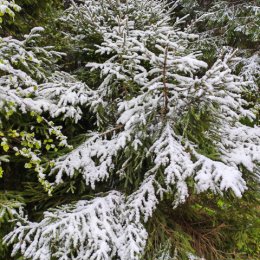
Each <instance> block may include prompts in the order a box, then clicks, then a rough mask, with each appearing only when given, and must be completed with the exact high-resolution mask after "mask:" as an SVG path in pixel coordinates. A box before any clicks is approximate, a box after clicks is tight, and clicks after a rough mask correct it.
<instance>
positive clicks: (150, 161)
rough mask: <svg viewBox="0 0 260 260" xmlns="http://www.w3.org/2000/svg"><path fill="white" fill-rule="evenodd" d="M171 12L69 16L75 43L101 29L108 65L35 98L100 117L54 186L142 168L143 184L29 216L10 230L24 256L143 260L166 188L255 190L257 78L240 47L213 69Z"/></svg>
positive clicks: (136, 9) (103, 6) (164, 8)
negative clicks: (236, 65)
mask: <svg viewBox="0 0 260 260" xmlns="http://www.w3.org/2000/svg"><path fill="white" fill-rule="evenodd" d="M170 12H171V9H170V8H169V6H168V5H167V4H166V2H165V1H156V0H152V1H146V0H144V1H143V0H142V1H141V0H128V1H113V0H103V1H90V0H85V1H81V4H79V5H76V4H75V3H74V4H73V5H72V7H70V8H69V9H68V10H67V11H66V12H65V14H64V16H63V18H62V20H63V22H66V23H68V24H69V26H71V27H72V28H73V27H75V32H78V33H79V34H77V35H75V34H74V35H73V32H72V34H71V35H69V34H68V35H69V36H70V37H72V38H73V39H74V40H75V39H78V40H82V39H83V42H84V37H88V36H91V35H92V34H98V35H99V36H100V38H101V39H102V42H101V44H99V45H95V46H93V48H94V49H95V51H96V54H97V55H99V57H100V59H101V60H103V62H102V63H97V62H95V61H93V62H91V63H88V64H87V65H86V70H91V71H98V72H99V74H100V78H101V84H99V85H97V86H94V87H92V88H91V87H89V86H87V85H86V84H85V83H82V82H79V81H77V80H76V79H75V78H74V77H72V76H70V75H67V74H64V73H56V74H54V76H53V77H52V79H50V80H49V81H48V82H47V83H43V84H42V85H41V86H40V88H39V92H38V93H39V95H38V96H37V98H36V99H35V102H38V104H41V105H40V106H41V107H42V108H43V109H44V110H45V111H49V112H50V115H51V116H53V117H56V116H64V118H71V120H74V121H75V122H77V121H78V120H81V119H83V112H82V111H83V110H82V108H85V109H89V113H92V114H93V116H94V118H95V125H96V127H95V130H92V131H89V132H88V133H87V134H86V136H87V137H88V138H87V140H86V141H85V142H83V143H82V144H81V145H79V146H78V147H76V148H75V149H74V150H72V151H71V152H70V153H69V154H66V155H64V156H63V157H61V158H59V159H58V160H57V161H56V163H55V166H54V167H53V168H52V170H51V172H50V174H51V175H53V176H54V178H55V181H54V183H53V185H59V184H60V183H62V182H63V181H64V180H65V179H66V178H68V177H69V178H73V177H74V176H76V175H78V174H81V175H82V178H83V179H84V180H85V183H86V185H89V186H90V187H91V188H93V189H95V187H96V185H98V183H99V182H101V181H106V180H107V179H108V178H109V177H110V176H111V175H113V178H114V177H115V176H118V178H120V179H121V180H122V179H123V180H124V179H127V178H130V177H131V176H135V174H136V172H139V173H140V172H141V175H142V180H141V182H139V185H138V187H136V189H135V190H134V191H133V192H132V194H130V195H128V196H126V195H123V194H122V193H119V192H114V191H113V192H111V193H110V194H109V195H108V196H107V197H104V198H101V197H98V196H99V195H97V198H96V199H94V200H92V201H90V202H88V201H80V202H78V203H77V204H75V205H68V206H64V207H63V208H59V209H56V210H55V211H54V212H47V213H46V214H45V217H44V219H43V220H42V221H41V222H40V223H31V222H29V221H26V220H24V221H25V222H24V223H19V224H18V227H17V228H16V229H15V230H14V231H13V232H12V233H11V234H10V235H9V236H8V237H7V238H6V240H7V241H8V242H9V243H15V246H14V253H16V252H17V251H18V250H20V251H21V252H22V254H23V255H24V256H25V258H27V259H31V258H32V259H33V260H42V259H51V256H55V257H56V258H57V259H59V260H67V259H77V260H81V259H86V260H87V259H93V260H96V259H97V260H110V259H113V257H116V259H120V260H125V259H127V260H137V259H141V256H142V252H143V250H144V247H145V242H146V238H147V233H146V231H145V229H144V227H143V225H142V223H143V222H146V221H147V220H148V219H149V217H150V216H152V214H153V211H154V210H155V209H156V207H157V205H158V203H160V200H161V199H163V197H164V194H165V193H168V194H172V195H173V198H174V199H173V205H174V206H178V204H179V203H183V202H185V201H186V199H187V197H188V196H189V195H190V193H194V192H195V193H196V192H197V193H200V192H205V191H208V190H211V191H212V192H215V193H220V194H222V193H224V192H226V191H228V190H231V191H232V192H233V193H234V194H235V195H236V196H238V197H241V196H242V194H243V192H244V191H245V190H246V189H247V186H246V180H245V178H244V177H243V171H242V169H243V167H245V168H246V169H247V170H248V171H249V172H251V173H252V174H253V173H257V170H258V168H257V167H258V166H257V163H259V161H260V158H259V156H260V129H259V127H257V126H255V127H249V126H246V125H243V124H242V123H241V121H240V119H241V118H243V117H248V118H249V119H253V118H254V114H253V112H252V111H250V110H247V109H246V108H245V107H246V104H247V102H246V101H245V100H244V99H243V97H242V93H243V92H245V91H247V89H246V86H247V85H248V84H247V83H243V81H242V80H241V78H240V77H237V76H235V75H233V74H232V73H231V69H230V68H229V63H230V62H231V61H232V60H233V59H234V53H233V52H227V53H225V54H223V55H222V56H221V57H219V59H218V60H216V62H215V63H214V64H213V65H212V66H211V67H208V65H207V64H206V63H205V62H204V61H202V60H201V59H200V58H201V53H200V52H196V51H192V50H191V49H190V48H189V41H190V40H193V39H194V38H196V35H193V34H188V33H186V32H184V31H181V30H180V29H179V28H180V24H181V23H182V22H183V21H182V20H180V19H176V21H175V22H174V24H172V21H171V17H170ZM83 26H84V27H83ZM83 32H84V34H85V36H84V35H83ZM81 33H82V34H81ZM204 117H205V118H206V119H205V120H207V124H206V125H207V126H205V125H204V122H203V120H204ZM194 129H195V130H194ZM205 143H206V145H205ZM208 147H209V149H208V150H207V148H208ZM210 149H211V150H213V151H214V156H213V153H212V151H211V150H210ZM190 180H192V183H193V185H192V186H190V185H189V184H188V183H190ZM115 189H116V186H115ZM16 239H18V241H19V242H16V241H17V240H16ZM21 241H22V242H21Z"/></svg>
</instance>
